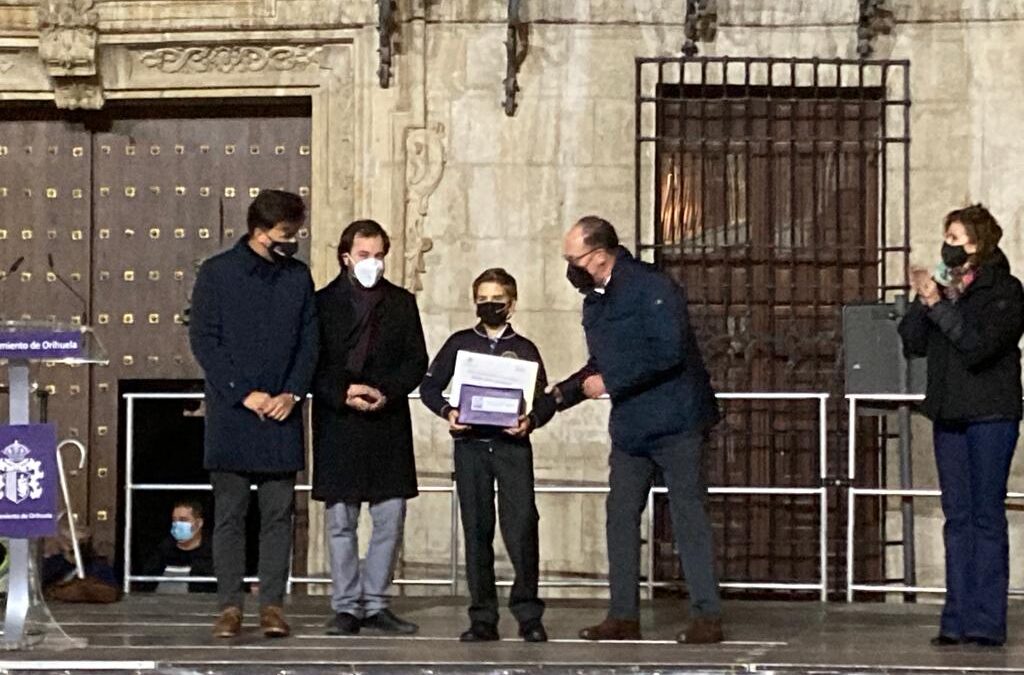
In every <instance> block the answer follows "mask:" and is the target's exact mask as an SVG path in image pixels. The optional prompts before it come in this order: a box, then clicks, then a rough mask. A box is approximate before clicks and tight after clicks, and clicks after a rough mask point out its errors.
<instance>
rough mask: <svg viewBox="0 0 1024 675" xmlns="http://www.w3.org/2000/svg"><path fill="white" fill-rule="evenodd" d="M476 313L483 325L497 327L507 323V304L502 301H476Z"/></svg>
mask: <svg viewBox="0 0 1024 675" xmlns="http://www.w3.org/2000/svg"><path fill="white" fill-rule="evenodd" d="M476 315H477V317H478V318H479V319H480V321H481V322H482V323H483V324H484V325H485V326H490V327H491V328H497V327H498V326H503V325H505V324H506V323H508V304H507V303H504V302H478V303H477V304H476Z"/></svg>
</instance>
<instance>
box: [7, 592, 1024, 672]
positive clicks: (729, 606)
mask: <svg viewBox="0 0 1024 675" xmlns="http://www.w3.org/2000/svg"><path fill="white" fill-rule="evenodd" d="M604 608H605V604H604V603H603V602H600V601H589V600H588V601H567V600H556V601H552V602H550V603H549V605H548V612H547V615H546V616H545V623H546V625H547V628H548V633H549V635H550V637H551V642H548V643H547V644H526V643H523V642H522V641H520V640H519V639H518V638H517V636H516V630H515V629H516V625H515V622H514V621H513V620H512V618H511V617H510V616H509V615H508V613H507V612H506V611H505V610H503V616H502V623H501V626H500V630H501V632H502V638H503V639H502V641H501V642H499V643H488V644H462V643H460V642H458V639H457V636H458V634H459V632H461V631H462V630H463V629H464V628H465V627H466V625H467V620H466V615H465V606H464V605H463V604H462V603H461V602H459V601H458V600H457V599H448V598H440V599H399V600H397V601H396V603H395V607H394V609H395V610H396V611H397V613H399V614H401V615H402V616H403V617H405V618H408V619H410V620H412V621H415V622H417V623H419V624H420V627H421V629H420V634H419V635H417V636H415V637H413V638H394V637H382V636H377V635H370V634H365V635H360V636H358V637H330V636H327V635H324V634H323V624H324V621H325V620H326V618H327V615H328V609H327V599H326V598H322V597H316V598H310V597H297V598H294V599H293V600H292V601H291V603H290V605H289V606H288V618H289V620H290V621H291V623H292V628H293V631H294V634H293V636H292V637H290V638H285V639H278V640H267V639H265V638H263V636H262V635H261V634H260V633H259V631H258V626H257V623H256V622H257V618H256V614H255V603H252V605H251V608H250V612H249V614H248V615H247V616H246V621H245V628H244V630H243V633H242V635H241V636H239V637H238V638H236V639H234V640H214V639H213V638H211V637H210V636H209V629H210V624H211V622H212V619H213V610H214V599H213V597H212V596H203V595H163V596H156V595H151V594H133V595H131V596H129V597H128V598H127V599H126V600H124V601H122V602H120V603H117V604H114V605H64V604H59V603H53V604H52V605H51V611H52V612H53V614H54V616H55V617H56V618H57V620H58V621H59V622H60V623H61V625H62V626H63V627H64V629H65V630H66V631H67V632H68V634H69V635H71V636H72V637H75V638H86V639H88V646H87V647H86V648H84V649H71V650H65V651H52V650H51V651H45V650H33V651H26V652H6V653H0V672H9V673H19V672H33V673H36V674H38V673H45V672H54V673H56V672H69V671H70V672H91V673H108V672H110V673H113V672H121V673H123V672H125V671H129V672H132V671H135V672H162V673H182V674H184V673H189V674H191V673H206V674H211V675H216V674H218V673H232V674H236V673H237V674H241V673H245V674H246V675H250V674H251V675H264V674H266V675H269V674H271V673H275V674H279V673H280V674H283V673H289V674H297V675H305V674H307V673H356V672H358V673H431V674H434V675H440V674H443V673H470V672H481V673H503V674H507V673H529V672H531V671H537V672H543V673H557V674H563V673H565V674H568V673H588V672H600V673H606V674H610V673H616V672H630V673H671V672H686V673H694V672H698V673H743V672H758V673H851V672H855V673H909V672H916V673H922V672H976V673H997V672H1019V673H1024V605H1022V604H1019V603H1011V616H1010V628H1011V631H1010V642H1009V643H1008V645H1007V646H1006V647H1004V648H1001V649H983V648H980V647H973V646H965V647H957V648H952V649H950V648H946V649H941V650H940V649H937V648H934V647H931V646H930V645H929V644H928V640H929V638H931V637H932V636H933V635H935V633H936V626H937V621H938V613H939V607H938V606H937V605H895V604H891V605H883V604H869V603H863V604H855V605H846V604H839V603H831V604H826V605H821V604H818V603H814V602H740V601H734V602H728V603H726V612H725V620H726V631H727V632H726V638H727V641H726V642H725V643H724V644H721V645H715V646H704V647H699V646H686V645H680V644H676V642H675V639H674V638H675V635H676V633H678V632H679V631H680V630H682V629H683V627H684V613H683V609H682V605H681V604H680V603H679V602H677V601H656V602H654V603H645V604H644V609H643V617H642V629H643V633H644V641H642V642H636V643H597V644H595V643H588V642H583V641H581V640H579V639H577V637H576V633H577V631H578V630H579V629H580V628H581V627H583V626H585V625H589V624H591V623H596V622H598V621H600V620H601V618H602V617H603V616H604Z"/></svg>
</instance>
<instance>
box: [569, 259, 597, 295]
mask: <svg viewBox="0 0 1024 675" xmlns="http://www.w3.org/2000/svg"><path fill="white" fill-rule="evenodd" d="M565 278H566V279H568V280H569V283H570V284H572V286H573V288H575V289H576V290H577V291H579V292H580V293H583V294H584V295H586V294H587V293H589V292H590V291H592V290H594V288H596V287H597V282H595V281H594V275H592V274H591V273H590V272H588V271H587V270H586V268H585V267H579V266H578V265H573V264H572V263H569V265H568V266H567V267H566V268H565Z"/></svg>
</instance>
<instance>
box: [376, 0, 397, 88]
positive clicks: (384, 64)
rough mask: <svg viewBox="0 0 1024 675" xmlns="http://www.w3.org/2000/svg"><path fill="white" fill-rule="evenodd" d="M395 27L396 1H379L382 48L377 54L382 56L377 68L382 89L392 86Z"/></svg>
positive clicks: (378, 23)
mask: <svg viewBox="0 0 1024 675" xmlns="http://www.w3.org/2000/svg"><path fill="white" fill-rule="evenodd" d="M395 25H396V24H395V0H377V33H379V35H380V46H379V47H378V48H377V53H378V54H379V55H380V66H379V67H378V68H377V77H379V78H380V86H381V88H382V89H387V88H388V87H390V86H391V57H392V56H394V53H395V47H394V42H393V38H394V35H395Z"/></svg>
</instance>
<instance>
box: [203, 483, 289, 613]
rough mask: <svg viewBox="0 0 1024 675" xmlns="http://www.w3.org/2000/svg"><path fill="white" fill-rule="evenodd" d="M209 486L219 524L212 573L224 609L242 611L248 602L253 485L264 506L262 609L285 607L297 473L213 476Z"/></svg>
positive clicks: (260, 562) (261, 552)
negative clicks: (248, 528) (247, 523)
mask: <svg viewBox="0 0 1024 675" xmlns="http://www.w3.org/2000/svg"><path fill="white" fill-rule="evenodd" d="M210 482H211V483H212V484H213V499H214V511H215V521H216V522H215V524H214V529H213V569H214V572H215V573H216V575H217V600H218V602H219V603H220V606H221V608H222V609H223V608H224V607H239V608H241V607H242V603H243V601H244V597H245V594H244V591H243V587H242V584H243V581H244V579H245V515H246V512H248V510H249V487H250V485H253V484H255V485H256V490H257V492H256V493H257V496H258V498H259V505H260V560H259V579H260V607H267V606H269V605H278V606H280V605H281V603H282V602H283V600H284V593H285V589H286V587H287V584H288V569H289V565H290V562H291V554H292V507H293V505H294V503H295V474H294V473H286V474H260V473H233V472H229V471H211V472H210Z"/></svg>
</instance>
